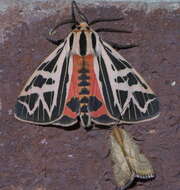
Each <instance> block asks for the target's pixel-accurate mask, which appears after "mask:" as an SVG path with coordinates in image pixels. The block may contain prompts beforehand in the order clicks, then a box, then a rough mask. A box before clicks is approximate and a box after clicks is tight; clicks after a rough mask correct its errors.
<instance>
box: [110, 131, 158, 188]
mask: <svg viewBox="0 0 180 190" xmlns="http://www.w3.org/2000/svg"><path fill="white" fill-rule="evenodd" d="M110 143H111V157H112V161H113V173H114V177H115V181H116V183H117V186H118V187H120V188H121V190H122V189H126V187H128V186H129V185H130V184H131V183H132V182H133V180H134V178H135V177H136V178H143V179H150V178H153V177H154V176H155V174H154V171H153V168H152V166H151V164H150V162H149V161H148V159H147V158H146V157H145V156H144V154H142V153H140V150H139V147H138V145H137V144H136V143H135V142H134V140H133V138H132V137H131V136H130V135H129V134H128V133H127V132H126V131H125V130H123V129H118V128H114V129H113V131H112V134H111V135H110Z"/></svg>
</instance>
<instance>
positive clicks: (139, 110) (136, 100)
mask: <svg viewBox="0 0 180 190" xmlns="http://www.w3.org/2000/svg"><path fill="white" fill-rule="evenodd" d="M97 47H98V48H97V59H98V66H96V68H98V69H95V70H96V75H97V76H98V77H99V85H100V86H101V93H102V94H103V97H104V101H105V103H106V107H107V109H108V111H109V113H110V114H111V116H112V117H114V118H117V119H119V120H120V121H122V122H123V123H134V122H141V121H144V120H150V119H153V118H156V117H157V116H158V115H159V102H158V100H157V97H156V95H155V94H154V92H153V91H152V90H151V88H150V87H149V86H148V84H147V83H146V82H145V81H144V79H143V78H142V77H141V76H140V75H139V74H138V73H137V71H136V70H135V69H134V68H132V67H131V66H130V65H129V63H128V62H127V61H126V60H125V59H124V58H123V57H122V56H121V55H120V54H119V53H118V52H117V51H115V50H114V49H113V48H112V47H111V46H110V45H108V44H107V43H106V42H104V41H102V40H100V41H99V44H98V46H97Z"/></svg>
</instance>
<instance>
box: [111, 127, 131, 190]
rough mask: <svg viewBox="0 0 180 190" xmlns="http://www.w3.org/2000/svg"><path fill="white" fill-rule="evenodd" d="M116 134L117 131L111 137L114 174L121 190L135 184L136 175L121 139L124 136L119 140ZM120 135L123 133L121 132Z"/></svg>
mask: <svg viewBox="0 0 180 190" xmlns="http://www.w3.org/2000/svg"><path fill="white" fill-rule="evenodd" d="M114 132H115V130H113V132H112V134H111V136H110V143H111V157H112V162H113V173H114V177H115V181H116V184H117V186H118V187H121V189H125V188H126V187H128V186H129V185H130V184H131V183H132V182H133V180H134V177H135V173H134V171H133V170H132V168H131V167H130V165H129V163H128V160H127V159H126V156H125V152H124V145H123V142H122V141H121V140H123V139H121V137H122V136H121V135H120V136H118V137H119V138H120V139H119V138H118V137H117V136H116V135H115V133H114ZM119 133H121V131H120V130H119ZM118 135H119V134H118Z"/></svg>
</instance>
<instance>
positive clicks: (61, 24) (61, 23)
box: [49, 19, 74, 35]
mask: <svg viewBox="0 0 180 190" xmlns="http://www.w3.org/2000/svg"><path fill="white" fill-rule="evenodd" d="M72 23H74V20H73V19H67V20H65V21H62V22H60V23H58V24H57V25H56V26H55V27H54V28H53V29H51V30H50V31H49V35H53V34H54V33H55V31H56V30H57V28H59V27H60V26H63V25H65V24H72Z"/></svg>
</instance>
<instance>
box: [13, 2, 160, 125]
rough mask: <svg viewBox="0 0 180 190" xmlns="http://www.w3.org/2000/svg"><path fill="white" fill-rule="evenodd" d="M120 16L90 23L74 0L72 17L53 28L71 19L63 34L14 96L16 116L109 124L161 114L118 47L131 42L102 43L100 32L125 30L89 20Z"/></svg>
mask: <svg viewBox="0 0 180 190" xmlns="http://www.w3.org/2000/svg"><path fill="white" fill-rule="evenodd" d="M118 20H122V18H111V19H110V18H108V19H96V20H93V21H91V22H89V21H88V19H87V17H86V16H85V15H84V14H83V13H82V12H81V10H80V9H79V7H78V6H77V4H76V2H75V1H73V2H72V18H71V19H67V20H65V21H63V22H61V23H59V24H58V25H56V26H55V27H54V29H53V30H51V34H53V33H54V32H55V31H56V29H57V28H58V27H60V26H62V25H65V24H71V26H72V31H71V32H70V33H69V34H68V35H67V37H66V38H65V39H61V40H53V39H49V41H50V42H52V43H53V44H55V45H57V48H56V49H55V50H54V51H53V52H52V53H51V54H50V55H49V56H48V57H47V58H46V59H45V60H44V61H43V62H42V63H41V64H40V65H39V66H38V68H37V69H36V71H35V72H34V73H33V74H32V76H31V77H30V79H29V80H28V81H27V83H26V85H25V87H24V88H23V90H22V91H21V93H20V95H19V97H18V98H17V103H16V105H15V117H16V118H17V119H19V120H21V121H25V122H29V123H33V124H40V125H50V124H52V125H60V126H71V125H73V124H75V123H76V122H78V121H80V124H81V125H82V126H84V127H86V128H88V127H90V126H91V125H92V123H94V124H99V125H111V124H117V123H118V124H119V123H137V122H142V121H145V120H150V119H154V118H156V117H157V116H158V115H159V102H158V99H157V97H156V95H155V94H154V92H153V91H152V90H151V88H150V87H149V86H148V84H147V83H146V82H145V81H144V80H143V78H142V77H141V76H140V75H139V74H138V73H137V71H136V70H135V69H134V68H133V67H131V65H130V64H129V63H128V62H127V61H126V60H125V59H124V58H123V57H122V56H121V55H120V54H119V53H118V52H117V50H119V49H127V48H132V47H135V45H133V44H132V45H120V44H117V43H114V42H109V43H107V42H105V41H104V40H102V39H101V37H100V36H99V35H98V32H121V33H123V32H124V33H129V31H126V30H117V29H110V28H99V29H96V30H93V29H92V28H91V26H92V25H94V24H96V23H99V22H105V21H107V22H111V21H118Z"/></svg>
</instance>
